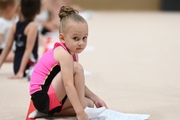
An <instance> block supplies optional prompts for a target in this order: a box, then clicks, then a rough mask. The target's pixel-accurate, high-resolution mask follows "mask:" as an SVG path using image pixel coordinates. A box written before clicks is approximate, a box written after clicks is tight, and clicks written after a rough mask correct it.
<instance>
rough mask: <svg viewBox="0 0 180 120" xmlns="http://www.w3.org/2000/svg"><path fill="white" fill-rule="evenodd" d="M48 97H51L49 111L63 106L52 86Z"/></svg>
mask: <svg viewBox="0 0 180 120" xmlns="http://www.w3.org/2000/svg"><path fill="white" fill-rule="evenodd" d="M48 96H49V111H50V110H52V109H54V108H56V107H58V106H61V105H62V103H61V102H59V100H58V98H57V96H56V93H55V91H54V88H53V86H52V85H50V87H49V90H48Z"/></svg>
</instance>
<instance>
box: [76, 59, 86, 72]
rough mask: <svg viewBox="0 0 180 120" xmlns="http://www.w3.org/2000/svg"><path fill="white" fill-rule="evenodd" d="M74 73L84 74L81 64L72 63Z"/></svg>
mask: <svg viewBox="0 0 180 120" xmlns="http://www.w3.org/2000/svg"><path fill="white" fill-rule="evenodd" d="M74 72H75V73H77V72H84V69H83V67H82V65H81V64H79V63H78V62H74Z"/></svg>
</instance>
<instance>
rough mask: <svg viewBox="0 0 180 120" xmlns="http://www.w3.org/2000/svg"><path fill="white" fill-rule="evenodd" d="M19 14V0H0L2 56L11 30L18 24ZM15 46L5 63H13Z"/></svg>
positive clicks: (0, 47)
mask: <svg viewBox="0 0 180 120" xmlns="http://www.w3.org/2000/svg"><path fill="white" fill-rule="evenodd" d="M18 12H19V0H0V26H1V27H0V54H1V53H2V51H3V49H4V47H5V46H6V43H7V41H8V38H9V34H10V30H11V28H12V26H13V24H14V23H15V22H17V18H18ZM14 51H15V44H13V46H12V48H11V51H10V52H9V54H8V55H7V57H6V59H5V62H13V60H14Z"/></svg>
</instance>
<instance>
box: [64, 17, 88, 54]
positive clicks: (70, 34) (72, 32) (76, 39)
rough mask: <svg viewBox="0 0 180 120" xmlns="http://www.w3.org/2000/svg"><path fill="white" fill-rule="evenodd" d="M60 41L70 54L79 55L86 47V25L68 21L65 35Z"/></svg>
mask: <svg viewBox="0 0 180 120" xmlns="http://www.w3.org/2000/svg"><path fill="white" fill-rule="evenodd" d="M62 36H63V39H62V40H61V41H62V42H63V43H64V44H65V45H66V47H67V48H68V50H69V52H70V53H81V52H82V51H83V50H84V49H85V47H86V45H87V37H88V26H87V23H77V22H72V21H70V22H69V23H68V25H67V27H66V31H65V34H63V35H62Z"/></svg>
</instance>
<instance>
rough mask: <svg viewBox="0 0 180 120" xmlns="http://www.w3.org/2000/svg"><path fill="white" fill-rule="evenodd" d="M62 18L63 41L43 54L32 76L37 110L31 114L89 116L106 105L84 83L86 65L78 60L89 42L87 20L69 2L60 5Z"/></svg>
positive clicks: (87, 118) (97, 113)
mask: <svg viewBox="0 0 180 120" xmlns="http://www.w3.org/2000/svg"><path fill="white" fill-rule="evenodd" d="M59 18H60V28H59V40H60V41H59V42H56V43H55V44H54V47H53V48H52V49H50V50H49V51H47V52H46V53H45V54H44V55H43V56H42V57H41V58H40V60H39V61H38V62H37V64H36V66H35V68H34V70H33V73H32V76H31V80H30V94H31V99H32V101H33V104H34V106H35V108H36V109H37V110H35V111H33V112H32V113H31V114H30V115H29V118H36V117H43V116H48V115H56V114H58V115H76V117H77V119H78V120H89V118H92V117H96V116H97V115H99V114H100V113H102V112H103V111H104V110H105V109H106V108H107V106H106V104H105V102H104V101H103V100H102V99H101V98H99V97H98V96H97V95H95V94H94V93H93V92H92V91H90V89H89V88H88V87H87V86H86V85H85V80H84V79H85V77H84V71H83V67H82V66H81V64H80V63H79V62H78V54H79V53H81V52H82V51H83V50H84V49H85V47H86V45H87V38H88V24H87V22H86V21H85V19H84V18H83V17H81V16H80V15H79V14H78V11H76V10H75V9H73V8H71V7H68V6H63V7H61V9H60V12H59ZM94 105H95V106H96V107H94Z"/></svg>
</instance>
